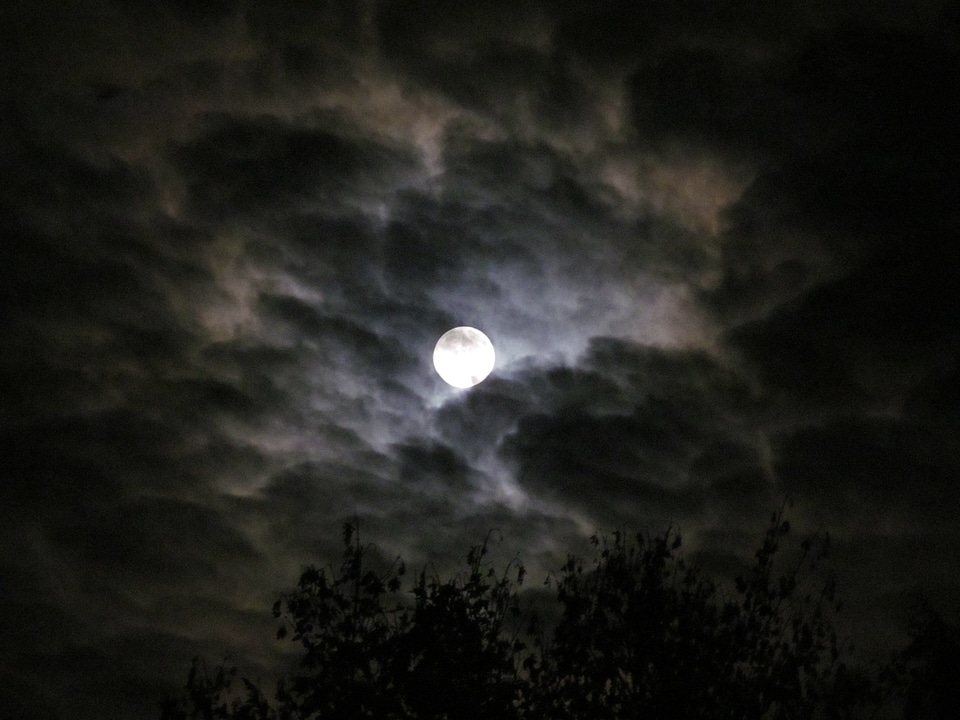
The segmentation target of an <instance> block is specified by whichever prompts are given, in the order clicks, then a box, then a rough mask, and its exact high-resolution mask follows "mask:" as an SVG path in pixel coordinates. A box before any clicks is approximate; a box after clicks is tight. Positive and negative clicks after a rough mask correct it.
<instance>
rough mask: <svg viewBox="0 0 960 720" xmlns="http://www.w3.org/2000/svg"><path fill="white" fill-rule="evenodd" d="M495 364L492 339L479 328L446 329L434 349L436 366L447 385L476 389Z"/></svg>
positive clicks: (434, 364) (434, 363)
mask: <svg viewBox="0 0 960 720" xmlns="http://www.w3.org/2000/svg"><path fill="white" fill-rule="evenodd" d="M495 362H496V353H495V352H494V350H493V343H492V342H490V338H488V337H487V336H486V335H484V334H483V333H482V332H480V331H479V330H477V329H476V328H472V327H467V326H465V325H464V326H461V327H455V328H453V329H452V330H447V332H445V333H444V334H443V335H441V336H440V339H439V340H438V341H437V346H436V347H435V348H434V349H433V366H434V367H435V368H436V369H437V374H439V375H440V377H442V378H443V379H444V381H445V382H446V383H447V384H448V385H453V387H456V388H468V387H473V386H474V385H476V384H477V383H479V382H481V381H482V380H483V379H484V378H485V377H487V375H489V374H490V371H491V370H493V365H494V363H495Z"/></svg>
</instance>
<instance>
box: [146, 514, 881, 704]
mask: <svg viewBox="0 0 960 720" xmlns="http://www.w3.org/2000/svg"><path fill="white" fill-rule="evenodd" d="M788 530H789V524H788V523H787V522H786V521H785V520H784V519H783V517H782V512H778V513H775V514H774V515H773V518H772V522H771V525H770V528H769V529H768V531H767V533H766V535H765V536H764V539H763V542H762V544H761V546H760V548H759V549H758V550H757V552H756V555H755V559H754V560H755V561H754V563H753V566H752V569H751V571H750V572H749V573H747V574H745V575H743V576H741V577H738V578H737V579H736V585H735V590H731V591H730V592H729V593H725V592H722V591H721V590H720V589H719V588H718V586H717V585H716V584H715V583H714V582H713V581H711V580H710V579H709V578H707V577H705V576H704V575H703V574H702V573H701V572H700V571H699V570H698V569H697V568H696V567H694V566H691V565H690V564H688V562H687V561H686V560H685V559H684V557H683V556H682V553H681V548H682V541H681V537H680V535H679V533H678V532H676V531H674V530H673V529H670V530H668V531H667V532H665V533H664V534H662V535H659V536H656V537H647V536H644V535H638V536H636V537H635V538H632V539H628V538H627V536H626V535H625V534H623V533H621V532H615V533H613V536H612V539H607V538H605V537H600V536H594V537H593V538H591V541H592V543H593V545H594V547H595V551H596V552H595V557H594V558H593V561H592V564H590V565H585V564H584V562H583V560H581V559H579V558H577V557H574V556H570V557H569V558H568V559H567V562H566V563H565V564H564V565H563V566H562V568H561V569H560V572H559V574H558V575H557V576H556V577H554V578H552V579H551V580H548V582H552V584H554V585H555V589H556V600H557V603H558V609H559V619H558V620H557V622H556V623H555V625H554V626H553V627H551V628H545V627H543V625H542V623H541V622H540V621H539V620H538V617H537V616H536V615H535V614H532V613H524V612H522V611H521V604H520V588H521V585H522V582H523V579H524V569H523V566H522V565H521V564H520V563H519V562H516V561H514V562H513V563H511V564H509V565H508V566H507V568H506V569H505V570H504V571H503V572H501V573H497V572H496V570H495V569H494V568H493V567H492V565H491V564H490V562H489V561H488V560H487V551H488V542H487V540H485V541H484V542H483V543H482V544H480V545H477V546H475V547H473V548H471V549H470V551H469V552H468V554H467V557H466V568H465V570H464V571H463V572H462V573H461V574H459V575H456V576H455V577H453V578H451V579H448V580H441V579H440V578H439V577H438V576H437V575H436V573H428V572H427V570H426V569H424V570H422V571H421V572H420V573H419V574H418V575H416V576H415V577H414V578H413V579H412V582H411V583H410V586H409V589H407V590H406V591H404V589H403V587H404V580H405V571H406V568H405V566H404V564H403V562H402V561H401V560H399V559H397V560H396V561H395V562H394V563H393V564H392V565H391V566H390V567H389V568H387V569H386V570H385V571H379V572H377V571H374V570H372V569H370V568H368V567H366V565H365V562H364V561H365V559H367V558H368V551H369V549H368V548H366V547H364V546H363V545H362V544H361V542H360V538H359V530H358V527H357V525H355V524H348V525H346V526H345V528H344V536H343V541H344V555H343V562H342V564H341V565H340V567H339V568H338V569H337V570H336V571H334V570H333V569H332V568H329V567H327V568H317V567H308V568H307V569H306V570H305V571H304V572H303V574H302V576H301V578H300V582H299V583H298V585H297V587H296V588H295V589H293V590H291V591H290V592H287V593H285V594H283V595H282V596H281V597H280V599H279V600H278V601H277V603H276V604H275V605H274V608H273V612H274V616H275V617H276V618H277V619H278V620H280V621H281V626H280V630H279V631H278V637H280V638H287V637H289V638H290V639H292V640H293V641H294V642H296V643H299V644H300V646H301V649H302V654H301V658H300V663H299V667H298V669H297V670H296V671H295V672H293V673H291V674H290V675H289V676H288V677H285V678H284V679H283V680H281V681H280V683H279V684H278V687H277V691H276V695H275V702H273V703H268V702H267V701H266V700H265V699H264V696H263V694H262V692H261V691H260V690H259V689H258V688H257V687H256V686H254V685H253V684H252V683H250V682H249V681H246V680H245V681H244V683H245V685H244V690H243V691H242V692H240V693H239V694H237V693H231V682H232V680H233V678H234V674H235V673H234V672H233V671H228V670H225V669H224V668H220V669H218V670H217V671H216V673H215V674H213V675H212V676H211V675H210V674H209V673H207V672H206V670H205V668H204V667H203V665H202V664H200V663H198V662H195V664H194V668H193V670H192V671H191V674H190V676H189V678H188V683H187V688H186V693H185V694H184V696H183V697H181V698H180V699H178V700H173V701H169V702H168V703H166V705H165V706H164V709H163V714H162V718H163V719H164V720H187V718H190V719H194V718H203V719H204V720H207V719H211V720H212V719H213V718H250V719H254V718H271V719H278V720H305V719H307V718H311V719H312V718H320V719H322V720H328V719H334V720H340V719H344V720H345V719H347V718H350V719H354V718H380V719H383V720H390V719H391V718H397V719H399V718H431V719H437V720H440V719H447V720H474V719H476V720H480V719H487V718H498V719H501V718H502V719H507V720H509V719H510V718H514V719H515V720H528V719H529V720H532V719H534V718H537V719H539V718H548V719H550V720H586V719H589V720H604V719H609V720H614V719H616V718H641V717H642V718H678V719H682V718H705V717H706V718H751V719H752V718H757V719H758V720H759V719H761V718H762V719H767V718H769V719H774V718H776V719H781V718H783V719H792V718H845V717H854V716H856V712H857V710H858V708H862V707H866V706H867V705H868V704H869V702H870V701H872V700H874V697H875V693H874V692H873V688H872V686H871V685H870V683H869V682H868V681H866V680H865V679H864V678H863V677H861V676H860V675H858V674H856V673H854V672H852V671H851V670H849V669H848V667H847V665H846V663H845V660H844V658H845V655H846V651H847V648H845V647H844V646H843V645H842V644H841V643H840V642H839V640H838V638H837V635H836V632H835V631H834V629H833V626H832V621H831V620H832V615H833V613H834V612H835V611H836V610H837V609H838V603H837V600H836V593H835V583H834V581H833V579H832V578H831V577H829V576H828V577H827V578H826V580H824V581H822V582H819V583H817V582H814V580H815V578H816V577H817V573H816V572H815V571H816V569H817V566H818V564H819V562H820V561H821V560H822V559H823V557H824V556H825V554H826V551H827V548H828V545H829V538H823V539H817V538H813V539H810V540H807V541H805V542H804V543H802V545H801V548H800V550H801V552H800V555H799V558H798V559H797V560H796V561H795V562H793V563H792V564H790V565H789V566H787V567H786V568H785V569H781V568H780V564H781V563H779V562H777V560H778V553H779V551H780V544H781V541H782V539H783V537H784V536H785V535H786V534H787V532H788ZM488 540H489V538H488ZM521 628H525V631H523V632H521V631H520V629H521Z"/></svg>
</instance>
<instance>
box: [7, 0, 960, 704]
mask: <svg viewBox="0 0 960 720" xmlns="http://www.w3.org/2000/svg"><path fill="white" fill-rule="evenodd" d="M0 15H2V17H0V35H2V37H0V60H2V62H0V111H2V113H3V116H4V117H5V118H7V119H8V121H7V122H5V123H3V125H2V128H0V233H2V238H3V242H2V244H0V324H2V325H0V327H2V332H3V338H4V351H3V352H2V353H0V449H2V458H3V463H2V465H3V467H4V470H3V481H2V483H0V520H2V523H0V588H2V593H3V597H4V604H5V607H6V608H7V609H8V612H6V613H4V619H3V620H2V621H0V638H2V641H0V648H2V649H0V668H2V670H0V688H2V690H0V715H2V716H4V717H6V715H8V714H9V715H11V716H16V717H23V718H29V717H37V718H41V717H65V716H70V717H76V718H93V717H102V715H103V708H104V707H109V708H111V713H112V714H113V715H114V716H116V717H120V718H134V717H137V718H140V717H144V716H149V715H150V714H151V713H152V712H153V711H154V709H155V707H156V702H157V701H158V700H159V699H160V698H161V697H162V696H163V694H164V693H165V692H170V691H173V690H174V689H175V688H176V687H177V686H178V685H179V684H180V683H182V681H183V678H184V677H185V673H186V670H187V668H188V667H189V661H190V658H191V657H192V656H194V655H197V654H203V655H206V656H207V657H209V658H211V659H212V660H214V661H215V660H217V659H220V658H222V657H224V656H228V657H229V658H230V659H231V660H232V661H233V662H235V663H236V664H238V665H240V666H241V667H243V668H244V669H245V671H246V672H248V673H249V674H251V675H253V676H259V677H262V678H266V677H270V676H272V675H273V674H275V673H276V672H278V669H279V668H281V667H282V665H283V662H284V657H285V652H287V648H286V647H285V646H284V645H283V644H282V643H273V641H272V638H273V635H274V629H275V628H274V627H273V623H272V619H271V618H270V616H269V608H270V605H271V604H272V601H273V600H274V599H275V597H276V595H277V593H279V592H280V591H281V590H283V589H284V588H286V587H288V586H290V585H291V584H292V583H294V582H295V580H296V577H297V573H298V572H299V570H300V568H301V567H302V566H303V565H304V564H306V563H307V562H319V563H325V562H329V561H331V560H334V559H336V557H337V556H338V552H339V547H338V545H339V541H338V537H339V530H340V525H341V523H342V522H343V521H345V520H348V519H350V518H352V517H358V518H360V519H361V520H362V522H363V532H364V535H365V538H366V539H369V540H370V541H371V542H376V543H377V544H378V545H379V547H380V549H381V552H382V553H383V555H384V557H393V556H394V555H396V554H403V555H404V557H405V558H407V560H408V561H409V562H410V563H412V564H416V563H425V562H434V563H436V565H437V566H438V567H440V568H444V567H450V566H451V565H452V564H453V563H454V562H456V561H457V560H458V559H461V556H462V555H463V554H464V553H465V552H466V549H467V548H468V547H469V545H470V544H472V543H474V542H476V541H477V540H478V539H480V538H482V537H483V536H484V535H485V534H486V533H487V531H489V530H491V529H494V530H496V531H497V533H498V537H500V536H502V538H503V541H502V543H501V544H500V545H499V546H498V549H497V552H499V553H501V554H502V555H503V557H506V558H510V557H513V556H514V555H515V554H518V553H519V555H520V556H521V557H523V558H524V559H525V561H526V562H527V565H528V569H530V571H531V575H537V576H538V577H542V575H543V574H544V573H546V572H548V571H549V570H553V569H556V567H557V566H558V564H559V563H560V562H562V560H563V559H564V557H565V555H566V553H567V552H581V551H586V548H585V546H584V545H582V543H583V540H584V538H585V537H586V536H587V535H589V533H590V532H592V531H594V530H595V529H597V528H601V529H602V528H607V529H609V528H612V527H614V526H628V527H630V528H635V529H641V530H642V529H651V530H653V531H658V530H660V529H662V528H663V527H665V526H666V525H667V524H669V523H671V522H674V523H678V524H679V525H680V527H681V529H682V531H683V533H684V536H685V539H688V540H689V543H688V544H687V546H688V547H689V548H690V552H691V553H699V554H700V557H702V558H703V559H704V562H706V563H708V564H709V565H710V567H712V568H716V569H717V570H718V572H728V571H729V570H730V569H731V568H734V567H736V566H737V563H739V562H742V560H743V559H744V558H745V557H749V553H750V552H751V546H752V545H753V543H754V542H755V540H756V538H757V537H758V536H759V534H760V532H761V531H762V528H763V525H764V523H765V521H766V518H767V517H768V515H769V513H770V511H771V510H773V509H774V508H776V507H777V506H779V505H780V503H781V502H783V500H784V498H785V497H787V496H789V497H790V498H792V499H793V501H794V505H793V509H792V510H790V512H791V513H792V520H793V522H794V525H795V527H797V528H798V530H800V531H801V532H803V531H814V530H818V529H819V530H829V531H830V532H831V533H832V534H833V537H834V539H835V543H834V547H835V552H834V562H835V563H836V565H837V567H838V571H839V575H840V577H841V592H846V593H848V596H847V603H846V604H847V608H848V619H849V623H850V625H849V627H850V628H853V630H852V631H853V632H855V633H856V634H857V638H858V642H859V644H861V645H862V646H863V647H865V648H866V649H867V650H871V649H874V648H885V647H888V646H889V644H890V643H891V642H894V641H896V639H897V638H898V637H899V636H900V634H901V633H902V632H903V626H902V623H901V622H900V621H901V620H902V618H903V613H904V608H905V607H906V603H907V602H908V601H909V600H910V598H911V597H913V595H914V594H915V593H916V592H921V593H923V594H925V595H926V596H927V597H930V598H931V599H932V600H933V601H934V602H935V603H937V604H938V606H939V607H942V608H944V609H949V608H951V607H956V601H957V599H958V597H960V592H958V587H960V586H958V585H957V582H956V581H955V579H954V578H953V574H954V573H953V570H954V565H955V561H954V558H955V557H956V553H957V551H958V549H960V537H958V535H957V532H956V530H955V528H956V527H960V524H958V520H960V517H958V512H957V508H958V507H960V504H958V503H957V499H958V498H957V491H956V489H955V486H956V483H955V480H956V478H957V474H958V469H960V461H958V458H960V447H958V441H957V437H960V433H958V431H960V415H958V412H957V407H960V403H958V402H957V397H956V391H955V390H954V388H955V387H958V383H957V375H958V370H957V369H958V367H960V365H958V350H960V342H958V338H960V326H958V320H957V318H958V317H960V307H958V302H957V294H956V292H955V289H954V285H955V279H956V277H957V276H958V271H960V263H958V260H960V257H958V253H957V249H956V248H957V231H958V225H960V218H958V215H957V211H956V202H955V198H956V196H957V190H958V180H957V178H958V175H957V172H956V169H955V167H954V165H955V162H954V159H955V158H956V157H957V156H958V152H960V148H958V147H957V143H958V141H957V134H956V132H955V124H956V118H957V117H958V116H960V107H958V100H957V95H956V93H955V92H954V91H953V89H952V85H951V84H950V83H951V82H952V79H953V77H955V76H956V75H957V73H958V71H960V54H958V52H957V50H956V48H957V42H956V40H957V36H958V18H957V16H956V13H955V11H953V10H951V9H949V8H947V7H946V5H945V4H938V3H933V2H931V3H921V5H920V6H918V7H917V8H916V9H915V11H911V12H905V11H904V12H902V13H901V12H897V11H894V10H886V11H881V10H863V9H859V10H842V9H837V8H834V7H833V6H827V5H824V4H807V5H804V7H803V8H799V9H796V10H783V9H773V8H766V9H757V8H756V7H755V6H753V5H752V4H750V5H749V6H748V5H747V4H743V3H724V4H723V5H722V6H721V5H717V6H716V7H712V8H703V7H701V6H700V5H699V4H692V5H690V6H689V7H687V5H686V4H684V3H681V4H680V5H676V4H674V5H671V6H670V8H669V9H658V8H653V7H638V6H637V4H636V3H627V2H610V3H602V4H583V3H559V4H557V3H553V4H546V3H523V4H516V3H499V4H498V3H494V4H491V5H489V6H488V5H484V6H483V7H479V6H473V5H456V6H450V7H447V6H444V7H443V8H441V7H440V5H439V4H437V3H430V2H420V0H416V1H414V0H403V1H402V2H401V1H398V0H395V1H391V2H378V3H374V2H369V3H366V2H364V3H357V2H346V1H344V2H327V3H319V4H318V3H312V2H299V1H296V0H291V1H290V2H281V3H262V2H255V1H253V2H248V3H243V4H241V5H239V6H235V5H234V4H232V3H222V2H216V1H208V2H199V3H198V2H190V3H187V2H180V1H179V0H169V1H168V2H162V3H155V4H153V5H152V6H151V7H149V8H146V7H140V6H139V5H136V6H135V5H134V4H132V3H129V2H125V1H123V0H98V1H97V2H94V3H88V4H83V5H82V6H81V5H77V4H69V3H68V4H66V5H63V6H61V5H60V4H56V3H50V2H35V3H29V4H23V3H20V4H14V5H12V6H11V7H10V8H6V9H4V10H3V11H0ZM458 325H471V326H474V327H477V328H479V329H481V330H482V331H483V332H484V333H486V334H487V335H488V336H489V337H490V339H491V340H492V342H493V344H494V345H495V347H496V352H497V366H496V368H495V370H494V371H493V373H492V374H491V375H490V376H489V377H488V378H487V379H486V380H485V381H484V382H483V383H481V384H480V385H478V386H476V387H474V388H472V389H469V390H466V391H458V390H454V389H452V388H450V387H448V386H446V384H445V383H443V381H442V380H441V379H440V378H439V377H438V376H437V375H436V373H435V371H434V369H433V367H432V364H431V354H432V351H433V348H434V345H435V343H436V341H437V338H438V337H439V336H440V335H441V334H442V333H443V332H444V331H446V330H448V329H449V328H451V327H455V326H458ZM844 581H846V582H844ZM879 626H883V628H884V630H883V632H882V633H881V632H878V631H876V628H877V627H879ZM871 628H873V629H872V630H871Z"/></svg>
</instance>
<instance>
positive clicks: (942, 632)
mask: <svg viewBox="0 0 960 720" xmlns="http://www.w3.org/2000/svg"><path fill="white" fill-rule="evenodd" d="M910 636H911V638H910V642H909V644H908V645H907V647H906V648H904V649H903V650H902V651H900V652H898V653H896V654H895V655H894V660H893V662H892V663H891V665H890V667H888V668H887V669H886V672H887V675H888V680H889V683H890V684H891V685H894V686H895V687H897V688H898V689H899V690H900V692H901V694H902V696H903V703H904V708H903V710H904V712H903V716H904V720H946V719H947V718H955V717H957V714H958V708H960V627H957V626H956V625H952V624H950V623H948V622H947V621H946V620H945V619H944V617H943V616H942V615H941V614H940V613H938V612H937V611H935V610H933V609H932V608H930V607H928V606H921V607H920V608H919V609H918V610H917V612H916V614H915V617H914V620H913V623H912V627H911V630H910Z"/></svg>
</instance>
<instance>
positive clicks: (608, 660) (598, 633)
mask: <svg viewBox="0 0 960 720" xmlns="http://www.w3.org/2000/svg"><path fill="white" fill-rule="evenodd" d="M788 530H789V524H788V523H787V521H785V520H783V518H782V514H781V513H777V514H775V515H774V517H773V519H772V523H771V527H770V529H769V531H768V532H767V534H766V536H765V537H764V541H763V544H762V545H761V547H760V548H759V549H758V550H757V552H756V557H755V564H754V565H753V569H752V571H751V572H750V573H749V574H747V575H744V576H741V577H738V578H737V579H736V594H735V595H734V596H733V597H726V596H724V595H723V594H721V593H720V592H719V591H718V589H717V586H716V585H715V584H714V583H713V582H712V581H710V580H709V579H707V578H705V577H703V576H702V574H701V573H700V572H699V571H698V570H697V569H696V568H693V567H691V566H690V565H688V564H687V562H686V561H685V560H684V559H683V557H681V556H678V555H677V553H678V551H679V550H680V547H681V544H682V542H681V538H680V535H679V534H678V533H675V532H673V531H672V530H670V531H668V532H666V533H665V534H663V535H661V536H657V537H654V538H647V537H645V536H643V535H638V536H637V537H636V538H635V540H634V541H633V542H629V541H627V540H626V538H625V537H624V535H623V534H622V533H619V532H617V533H614V534H613V541H612V543H609V542H608V541H607V540H606V539H603V538H598V537H594V538H592V541H593V543H594V544H595V545H596V546H597V547H598V555H597V558H596V559H595V561H594V564H593V567H592V568H591V569H589V570H586V569H585V568H584V565H583V562H582V561H581V560H579V559H577V558H575V557H570V558H569V559H568V560H567V562H566V564H565V565H564V566H563V568H562V570H561V574H560V577H559V579H558V581H557V597H558V600H559V601H560V604H561V606H562V613H561V616H560V620H559V622H558V624H557V627H556V629H555V631H554V633H553V639H552V642H546V641H545V642H543V643H542V644H541V646H542V652H541V653H540V654H539V655H536V656H531V657H530V658H529V659H528V661H527V667H528V668H529V669H530V671H531V676H532V677H533V678H534V680H535V683H534V686H535V688H536V693H535V695H536V698H537V699H536V703H537V705H538V708H537V709H538V713H539V715H540V716H541V717H549V718H557V719H558V720H559V719H561V718H563V719H568V718H569V719H571V720H572V719H574V718H591V719H594V718H595V719H598V720H599V719H604V718H610V719H613V718H632V717H654V718H704V717H710V718H813V717H818V716H822V717H841V716H847V715H849V714H850V713H851V711H852V709H853V708H852V705H853V704H855V701H858V700H859V698H857V697H851V693H850V692H849V691H848V687H849V684H848V683H847V682H846V674H847V669H846V666H845V664H844V663H843V662H842V660H841V654H842V652H843V650H844V648H842V647H841V644H840V642H839V640H838V638H837V635H836V632H835V631H834V630H833V628H832V623H831V621H830V615H831V613H832V611H834V610H836V609H838V606H837V602H836V598H835V584H834V582H833V580H832V578H828V579H827V580H826V581H825V582H824V583H823V584H821V585H820V586H819V587H816V588H813V589H811V588H805V587H804V586H803V583H802V582H801V581H802V580H803V577H801V576H802V571H803V570H804V569H808V570H809V569H813V568H814V567H815V565H816V563H817V562H818V561H819V560H820V559H822V558H823V556H824V555H825V553H826V549H827V546H828V539H824V540H823V541H822V542H820V543H816V542H814V541H812V540H809V541H805V542H804V543H803V544H802V554H801V556H800V558H799V560H798V561H797V562H796V563H795V564H793V565H792V566H791V567H789V568H787V569H786V570H785V571H784V572H783V573H782V574H777V573H776V572H775V565H774V560H775V557H776V555H777V552H778V550H779V547H780V540H781V538H782V537H783V536H784V535H785V534H786V533H787V531H788Z"/></svg>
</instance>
